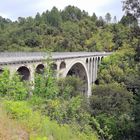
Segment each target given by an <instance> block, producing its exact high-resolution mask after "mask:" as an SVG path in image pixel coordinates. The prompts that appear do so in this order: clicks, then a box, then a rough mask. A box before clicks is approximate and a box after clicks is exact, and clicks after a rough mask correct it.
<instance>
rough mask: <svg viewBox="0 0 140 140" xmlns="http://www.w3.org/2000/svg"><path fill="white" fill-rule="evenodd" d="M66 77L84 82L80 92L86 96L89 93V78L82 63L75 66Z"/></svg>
mask: <svg viewBox="0 0 140 140" xmlns="http://www.w3.org/2000/svg"><path fill="white" fill-rule="evenodd" d="M66 76H75V77H77V78H79V79H80V80H82V81H83V85H82V87H81V88H80V89H79V91H80V92H81V93H82V94H83V95H86V94H87V93H88V77H87V73H86V70H85V67H84V66H83V64H81V63H76V64H74V65H73V66H72V67H71V68H70V69H69V71H68V73H67V75H66Z"/></svg>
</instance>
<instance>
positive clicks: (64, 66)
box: [60, 61, 66, 70]
mask: <svg viewBox="0 0 140 140" xmlns="http://www.w3.org/2000/svg"><path fill="white" fill-rule="evenodd" d="M64 68H66V63H65V62H64V61H62V62H61V64H60V70H61V69H64Z"/></svg>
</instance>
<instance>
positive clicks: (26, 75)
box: [17, 66, 30, 81]
mask: <svg viewBox="0 0 140 140" xmlns="http://www.w3.org/2000/svg"><path fill="white" fill-rule="evenodd" d="M17 73H18V74H19V75H20V76H21V79H22V80H25V81H28V80H29V79H30V70H29V69H28V68H27V67H26V66H21V67H19V68H18V69H17Z"/></svg>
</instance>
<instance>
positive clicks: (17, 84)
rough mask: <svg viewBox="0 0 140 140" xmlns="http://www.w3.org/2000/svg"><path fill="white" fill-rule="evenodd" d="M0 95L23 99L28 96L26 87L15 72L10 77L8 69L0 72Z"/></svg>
mask: <svg viewBox="0 0 140 140" xmlns="http://www.w3.org/2000/svg"><path fill="white" fill-rule="evenodd" d="M0 96H1V97H6V98H9V99H13V100H24V99H26V98H27V97H28V88H26V87H25V84H24V83H23V82H22V81H21V78H20V77H19V76H18V75H17V74H14V75H12V77H11V76H10V73H9V71H8V70H4V71H3V72H2V74H0Z"/></svg>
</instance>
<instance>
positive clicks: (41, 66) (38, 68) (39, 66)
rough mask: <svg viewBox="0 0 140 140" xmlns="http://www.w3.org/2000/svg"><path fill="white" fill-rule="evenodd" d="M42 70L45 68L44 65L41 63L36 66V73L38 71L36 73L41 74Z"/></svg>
mask: <svg viewBox="0 0 140 140" xmlns="http://www.w3.org/2000/svg"><path fill="white" fill-rule="evenodd" d="M44 70H45V66H44V65H43V64H39V65H38V66H37V67H36V73H38V74H43V73H44Z"/></svg>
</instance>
